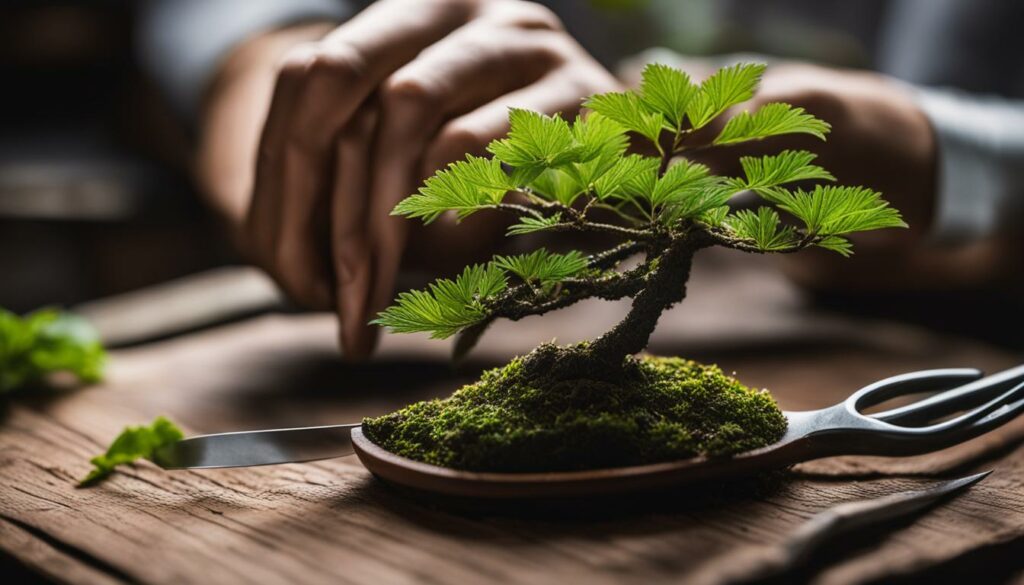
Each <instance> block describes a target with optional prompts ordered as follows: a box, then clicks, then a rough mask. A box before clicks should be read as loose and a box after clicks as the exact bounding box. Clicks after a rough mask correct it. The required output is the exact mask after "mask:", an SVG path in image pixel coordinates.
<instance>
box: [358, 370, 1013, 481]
mask: <svg viewBox="0 0 1024 585" xmlns="http://www.w3.org/2000/svg"><path fill="white" fill-rule="evenodd" d="M980 376H981V373H980V372H978V371H977V370H964V369H946V370H928V371H923V372H913V373H909V374H903V375H900V376H894V377H892V378H887V379H885V380H881V381H879V382H876V383H874V384H871V385H870V386H867V387H865V388H862V389H861V390H859V391H858V392H856V393H854V394H853V395H852V396H850V397H849V398H848V399H847V400H845V401H843V402H841V403H839V404H836V405H835V406H831V407H829V408H824V409H821V410H813V411H806V412H784V413H783V414H784V415H785V416H786V419H787V421H788V423H789V424H788V429H787V431H786V434H785V435H784V436H783V437H782V438H781V439H780V440H778V441H777V442H775V443H773V444H771V445H768V446H767V447H763V448H761V449H757V450H754V451H747V452H744V453H740V454H738V455H735V456H732V457H721V458H706V457H696V458H692V459H685V460H681V461H671V462H666V463H655V464H650V465H638V466H633V467H617V468H608V469H593V470H586V471H561V472H544V473H495V472H475V471H462V470H457V469H450V468H447V467H440V466H437V465H430V464H427V463H422V462H419V461H414V460H412V459H407V458H405V457H401V456H398V455H395V454H393V453H391V452H388V451H386V450H384V449H382V448H381V447H379V446H378V445H376V444H375V443H373V442H372V441H370V440H369V439H368V438H366V436H365V435H364V434H363V432H362V429H361V428H359V427H356V428H353V429H352V434H351V437H352V446H353V448H354V449H355V452H356V454H357V455H358V456H359V459H360V461H362V462H363V465H365V466H366V468H367V469H368V470H370V472H371V473H373V474H374V475H376V476H377V477H379V478H381V479H383V480H384V481H386V482H390V483H394V484H398V485H400V486H403V487H407V488H413V489H415V490H419V491H424V492H431V493H434V494H443V495H448V496H460V497H469V498H483V499H509V498H514V499H529V498H536V499H546V498H565V497H578V496H596V495H607V494H616V493H624V492H635V491H649V490H659V489H664V488H669V487H675V486H680V485H684V484H688V483H694V482H701V481H708V480H716V479H726V478H731V477H736V476H741V475H748V474H751V473H753V472H756V471H760V470H767V469H777V468H783V467H787V466H789V465H793V464H795V463H799V462H801V461H809V460H811V459H817V458H821V457H831V456H835V455H883V456H904V455H918V454H921V453H928V452H930V451H936V450H938V449H943V448H945V447H949V446H951V445H954V444H957V443H960V442H962V441H965V440H968V439H971V438H973V437H976V436H978V435H980V434H982V433H985V432H987V431H989V430H991V429H993V428H996V427H998V426H1000V425H1002V424H1004V423H1006V422H1008V421H1010V420H1012V419H1014V418H1016V416H1017V415H1018V414H1020V413H1021V412H1024V383H1022V382H1021V380H1022V379H1024V366H1020V367H1017V368H1014V369H1012V370H1007V371H1004V372H1000V373H998V374H994V375H992V376H989V377H987V378H982V379H978V378H979V377H980ZM950 388H952V389H950ZM940 390H946V391H945V392H941V393H939V394H936V395H934V396H931V397H930V398H926V399H924V400H920V401H917V402H914V403H912V404H909V405H907V406H902V407H899V408H895V409H892V410H887V411H885V412H880V413H876V414H872V415H870V416H868V415H865V414H862V412H861V411H862V410H863V409H865V408H869V407H871V406H874V405H877V404H880V403H881V402H884V401H886V400H889V399H892V398H896V397H898V396H902V395H907V394H914V393H919V392H927V391H933V392H934V391H940ZM965 408H971V410H968V411H967V412H964V413H963V414H960V415H959V416H956V417H954V418H951V419H948V420H943V421H942V422H938V423H935V424H932V425H929V426H920V425H923V424H924V423H927V422H928V421H929V420H936V419H942V418H943V417H948V416H949V415H951V414H953V413H956V412H963V410H964V409H965ZM904 425H915V426H904Z"/></svg>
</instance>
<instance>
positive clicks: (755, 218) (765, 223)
mask: <svg viewBox="0 0 1024 585" xmlns="http://www.w3.org/2000/svg"><path fill="white" fill-rule="evenodd" d="M725 225H727V226H728V227H729V229H731V230H732V231H733V233H735V234H736V235H737V236H739V237H740V238H743V239H746V240H753V242H754V245H755V246H756V247H757V248H758V249H759V250H761V251H762V252H775V251H778V250H785V249H786V248H790V247H792V246H793V245H794V244H795V243H796V241H797V240H796V232H795V231H794V230H793V228H792V227H789V226H785V227H783V226H782V225H781V220H780V219H779V214H778V213H776V212H775V210H774V209H772V208H770V207H759V208H758V210H757V213H755V212H753V211H749V210H745V209H744V210H741V211H737V212H736V213H734V214H732V215H730V216H728V217H727V218H726V219H725Z"/></svg>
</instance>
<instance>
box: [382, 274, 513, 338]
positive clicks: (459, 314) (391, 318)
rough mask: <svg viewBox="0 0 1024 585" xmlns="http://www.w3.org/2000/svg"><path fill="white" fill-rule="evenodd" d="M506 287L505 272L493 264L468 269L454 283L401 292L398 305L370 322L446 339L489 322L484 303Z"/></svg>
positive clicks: (442, 281)
mask: <svg viewBox="0 0 1024 585" xmlns="http://www.w3.org/2000/svg"><path fill="white" fill-rule="evenodd" d="M507 286H508V282H507V280H506V277H505V271H504V270H502V269H501V268H499V267H498V266H496V265H494V264H493V263H488V264H482V265H481V264H478V265H475V266H468V267H466V269H465V270H463V271H462V274H460V275H459V276H458V277H457V278H456V279H455V280H451V279H448V278H441V279H438V280H436V281H434V282H433V283H432V284H431V285H430V286H429V287H428V288H427V290H413V291H408V292H403V293H399V295H398V299H397V300H396V302H395V304H394V305H392V306H390V307H388V308H387V309H385V310H384V311H382V312H380V313H378V315H377V318H376V319H374V320H373V321H371V323H372V324H374V325H380V326H382V327H387V328H388V329H390V330H392V331H394V332H396V333H416V332H429V333H430V336H431V337H432V338H434V339H444V338H446V337H451V336H452V335H455V334H456V333H458V332H459V331H460V330H462V329H465V328H466V327H469V326H471V325H474V324H476V323H479V322H481V321H483V320H484V319H486V318H487V313H486V311H485V308H484V303H485V302H486V301H487V300H488V299H489V298H491V297H493V296H494V295H497V294H498V293H500V292H501V291H503V290H505V288H506V287H507Z"/></svg>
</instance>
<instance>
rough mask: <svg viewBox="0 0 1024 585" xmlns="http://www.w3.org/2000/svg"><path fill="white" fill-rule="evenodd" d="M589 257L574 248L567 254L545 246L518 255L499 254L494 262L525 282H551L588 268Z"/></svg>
mask: <svg viewBox="0 0 1024 585" xmlns="http://www.w3.org/2000/svg"><path fill="white" fill-rule="evenodd" d="M587 263H588V260H587V258H586V257H585V256H584V255H583V254H581V253H579V252H577V251H575V250H573V251H571V252H569V253H567V254H555V253H552V252H548V251H547V250H545V249H544V248H539V249H537V250H534V251H533V252H531V253H529V254H519V255H516V256H498V257H496V258H495V259H494V264H495V265H496V266H498V267H499V268H501V269H503V270H506V271H508V272H510V273H512V274H514V275H516V276H518V277H519V278H520V279H522V280H523V281H524V282H538V283H540V284H551V283H556V282H560V281H562V280H565V279H566V278H569V277H571V276H576V275H577V274H579V273H580V272H582V271H584V270H586V268H587Z"/></svg>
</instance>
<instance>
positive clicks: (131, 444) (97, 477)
mask: <svg viewBox="0 0 1024 585" xmlns="http://www.w3.org/2000/svg"><path fill="white" fill-rule="evenodd" d="M184 436H185V435H184V434H183V433H182V432H181V429H179V428H178V427H177V425H175V424H174V423H172V422H171V421H170V420H168V419H166V418H164V417H162V416H158V417H156V419H154V420H153V422H152V424H150V425H149V426H146V425H141V426H137V427H126V428H125V429H124V430H123V431H121V434H120V435H118V436H117V438H116V439H114V442H113V443H111V444H110V447H108V448H107V451H106V452H105V453H103V454H102V455H97V456H96V457H93V458H92V459H90V460H89V462H90V463H92V465H93V469H92V471H90V472H89V474H88V475H86V476H85V477H84V478H82V480H81V481H80V482H79V483H78V485H79V487H87V486H90V485H94V484H96V483H98V482H100V481H102V480H104V479H106V478H107V477H108V476H109V475H110V474H111V473H113V472H114V468H115V467H117V466H118V465H126V464H128V463H133V462H135V461H137V460H139V459H149V460H153V458H154V457H155V456H156V455H157V453H158V451H159V450H160V449H162V448H164V447H167V446H169V445H173V444H174V443H177V442H178V441H180V440H181V439H183V438H184Z"/></svg>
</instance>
